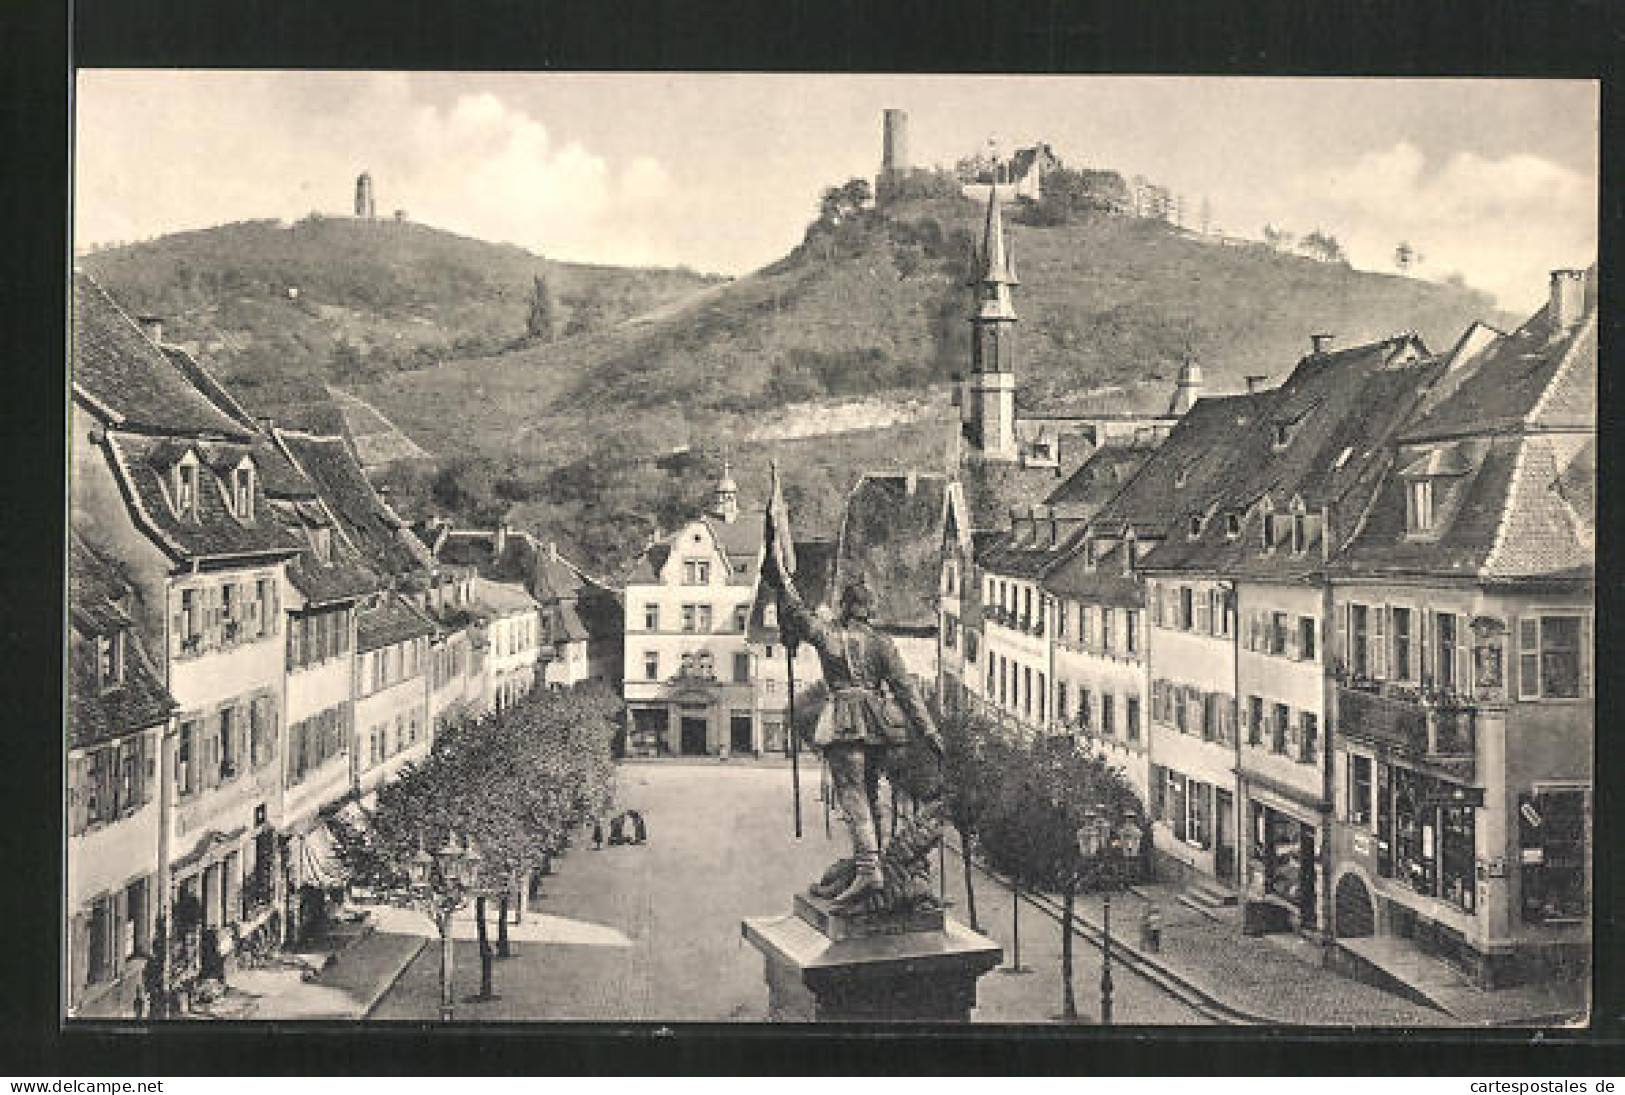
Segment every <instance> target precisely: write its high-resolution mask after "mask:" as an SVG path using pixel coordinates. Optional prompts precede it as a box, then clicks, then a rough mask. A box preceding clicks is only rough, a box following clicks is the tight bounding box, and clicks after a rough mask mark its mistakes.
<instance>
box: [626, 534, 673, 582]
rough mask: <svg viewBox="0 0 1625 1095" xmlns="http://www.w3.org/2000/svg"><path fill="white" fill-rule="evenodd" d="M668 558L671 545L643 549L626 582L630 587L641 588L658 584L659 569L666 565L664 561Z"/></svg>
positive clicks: (663, 544)
mask: <svg viewBox="0 0 1625 1095" xmlns="http://www.w3.org/2000/svg"><path fill="white" fill-rule="evenodd" d="M669 558H671V544H670V543H669V542H659V543H654V544H650V545H649V546H648V547H647V548H644V549H643V553H642V554H640V555H639V556H638V559H637V562H636V563H634V564H633V565H632V574H631V577H629V578H628V579H627V582H628V583H630V584H632V585H642V586H648V585H657V584H659V582H660V569H661V568H662V567H664V566H665V565H666V560H667V559H669Z"/></svg>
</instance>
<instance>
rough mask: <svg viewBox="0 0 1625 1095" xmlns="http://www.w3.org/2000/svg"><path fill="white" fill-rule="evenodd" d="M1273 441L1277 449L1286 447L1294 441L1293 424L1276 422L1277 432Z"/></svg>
mask: <svg viewBox="0 0 1625 1095" xmlns="http://www.w3.org/2000/svg"><path fill="white" fill-rule="evenodd" d="M1271 441H1272V444H1273V445H1274V446H1275V448H1277V449H1284V448H1286V447H1287V445H1288V444H1289V443H1291V441H1292V426H1291V425H1290V424H1289V423H1285V422H1277V423H1276V424H1275V434H1274V437H1273V438H1272V439H1271Z"/></svg>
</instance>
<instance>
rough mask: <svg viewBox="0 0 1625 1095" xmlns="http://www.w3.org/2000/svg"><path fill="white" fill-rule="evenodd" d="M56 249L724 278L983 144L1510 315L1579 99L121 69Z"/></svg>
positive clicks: (80, 133)
mask: <svg viewBox="0 0 1625 1095" xmlns="http://www.w3.org/2000/svg"><path fill="white" fill-rule="evenodd" d="M75 100H76V102H75V109H76V112H77V124H76V127H75V148H74V156H75V197H74V212H75V246H76V248H78V249H80V250H84V249H87V248H89V247H91V246H95V245H99V244H105V243H108V242H111V241H130V240H137V239H145V238H149V237H152V236H157V235H162V234H164V233H168V232H174V231H178V230H184V229H190V228H202V227H207V226H209V225H213V224H219V223H223V222H227V221H236V220H249V219H260V218H280V219H284V220H290V221H291V220H295V219H298V218H299V217H302V216H304V215H306V214H307V213H310V212H313V211H315V212H321V213H324V214H347V213H349V212H350V211H351V204H352V197H353V193H354V180H355V177H356V175H357V174H359V173H360V172H361V171H363V170H366V171H369V172H370V173H371V174H372V177H373V184H374V191H375V193H376V196H377V206H378V211H379V214H380V215H388V214H390V213H392V212H393V211H394V210H396V209H404V210H406V212H407V215H408V216H409V217H410V218H411V219H412V220H414V221H418V222H420V223H425V224H430V225H434V226H436V227H440V228H445V229H448V230H451V231H455V232H460V233H463V234H466V235H471V236H476V237H479V238H482V239H488V240H492V241H497V242H507V243H514V244H518V245H520V246H522V247H526V248H528V249H530V250H533V251H536V252H537V253H539V254H542V255H545V256H547V257H549V258H552V259H558V260H563V261H572V262H600V263H612V264H620V265H662V266H676V265H686V266H690V267H693V268H694V269H697V270H702V271H706V272H715V273H723V274H735V275H737V274H743V273H747V272H749V271H750V270H753V269H756V268H757V267H760V266H762V265H765V264H766V263H769V262H772V261H773V260H775V259H777V258H779V257H780V256H782V255H783V254H784V253H785V252H786V251H787V250H789V249H790V248H791V247H793V246H794V245H795V244H796V243H797V242H798V241H799V240H800V239H801V236H802V233H803V231H804V230H805V228H806V225H807V223H808V222H809V221H810V220H811V219H812V218H813V217H814V216H815V214H816V210H817V204H818V196H819V194H820V192H821V190H822V189H823V188H824V187H825V186H828V185H830V184H833V183H838V182H842V181H844V180H846V179H848V178H851V177H853V176H867V177H870V178H872V177H873V176H874V174H875V172H876V170H877V168H878V165H879V160H880V144H881V111H882V110H883V109H885V108H888V107H894V108H899V109H902V110H904V111H906V112H907V114H908V116H909V144H910V154H911V155H910V158H911V160H912V161H913V163H914V164H915V165H916V166H933V165H938V164H941V165H947V164H951V163H952V162H953V161H955V160H957V159H958V158H960V157H961V156H964V155H967V154H970V153H973V152H977V151H979V150H982V149H985V148H986V147H987V146H988V142H989V141H990V140H992V141H993V142H994V143H995V146H996V147H997V148H998V149H1000V150H1002V151H1003V152H1004V153H1006V154H1008V153H1009V152H1010V151H1012V150H1014V149H1016V148H1019V147H1022V146H1023V145H1028V144H1031V143H1033V142H1036V141H1045V142H1047V143H1049V144H1050V145H1051V147H1052V148H1053V149H1054V150H1055V152H1056V153H1057V155H1058V156H1059V157H1060V158H1061V159H1062V161H1063V162H1065V163H1066V164H1067V165H1068V166H1073V167H1090V168H1110V169H1113V170H1116V171H1119V172H1121V173H1122V174H1123V175H1124V176H1125V177H1131V176H1134V175H1143V176H1145V177H1146V178H1147V179H1149V180H1151V181H1153V182H1156V183H1160V184H1162V185H1165V186H1168V187H1170V188H1171V189H1172V190H1173V191H1174V192H1175V193H1177V194H1180V195H1183V196H1184V197H1185V198H1186V206H1187V209H1188V210H1189V211H1190V213H1189V218H1190V219H1191V220H1194V219H1195V211H1196V210H1197V209H1199V208H1200V207H1201V205H1202V202H1203V200H1204V199H1205V200H1206V202H1207V203H1208V206H1209V207H1210V209H1211V211H1212V219H1213V224H1214V225H1215V226H1216V227H1217V228H1218V229H1220V230H1222V231H1224V232H1225V233H1227V234H1232V235H1238V236H1246V237H1250V238H1259V237H1260V236H1261V234H1262V230H1263V226H1264V225H1265V224H1271V225H1274V226H1276V227H1279V228H1283V229H1285V230H1287V231H1290V232H1293V233H1296V234H1299V235H1301V234H1303V233H1305V232H1308V231H1310V230H1311V229H1321V230H1323V231H1327V232H1330V233H1331V234H1332V235H1334V236H1336V237H1337V238H1338V239H1339V240H1340V241H1341V242H1342V244H1343V245H1344V248H1345V249H1346V251H1347V252H1348V254H1349V257H1350V259H1351V261H1352V262H1353V263H1354V265H1355V266H1357V267H1360V268H1363V269H1373V270H1384V271H1389V272H1392V271H1393V269H1394V267H1393V264H1392V256H1393V254H1394V248H1395V246H1396V245H1397V244H1398V243H1399V242H1400V241H1401V240H1404V241H1407V242H1409V243H1410V244H1412V245H1413V247H1414V248H1416V249H1417V250H1418V251H1419V252H1420V254H1421V255H1422V262H1421V264H1420V265H1419V266H1417V267H1416V268H1415V271H1414V275H1415V276H1421V277H1428V278H1436V279H1437V278H1443V277H1446V276H1448V275H1451V274H1460V275H1461V276H1462V277H1464V278H1465V279H1466V280H1467V281H1468V282H1469V283H1470V284H1473V285H1475V286H1477V287H1479V288H1482V289H1484V290H1487V291H1488V292H1490V293H1491V294H1493V295H1494V296H1495V297H1496V299H1497V302H1498V303H1499V304H1500V305H1501V306H1502V307H1503V308H1507V309H1509V310H1511V311H1514V312H1525V311H1529V310H1531V309H1532V308H1533V307H1535V306H1536V305H1537V304H1538V303H1539V302H1540V300H1541V299H1542V297H1543V296H1544V294H1545V291H1546V288H1545V287H1546V280H1547V273H1548V271H1549V270H1550V269H1552V268H1554V267H1574V266H1585V265H1587V264H1589V263H1591V262H1592V261H1594V260H1595V257H1596V248H1597V172H1598V92H1597V86H1596V84H1595V83H1592V82H1589V81H1538V80H1391V79H1372V80H1348V79H1284V78H1280V79H1277V78H1271V79H1255V78H1247V79H1242V78H1193V77H1129V76H1094V77H1080V76H1037V77H1034V76H883V75H882V76H869V75H863V76H856V75H854V76H848V75H819V74H792V75H771V74H712V75H701V74H677V73H658V74H647V75H628V74H620V73H616V74H556V73H323V72H233V71H190V72H189V71H175V70H149V71H115V70H89V71H82V72H80V73H79V77H78V82H77V88H76V95H75Z"/></svg>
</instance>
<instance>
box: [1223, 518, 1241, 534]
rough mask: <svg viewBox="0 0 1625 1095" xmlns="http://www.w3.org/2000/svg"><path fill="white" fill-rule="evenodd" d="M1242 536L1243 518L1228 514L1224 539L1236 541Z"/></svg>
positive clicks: (1225, 520) (1225, 519)
mask: <svg viewBox="0 0 1625 1095" xmlns="http://www.w3.org/2000/svg"><path fill="white" fill-rule="evenodd" d="M1240 535H1241V517H1240V515H1239V514H1234V513H1227V514H1225V516H1224V538H1225V539H1226V540H1234V539H1235V538H1236V537H1238V536H1240Z"/></svg>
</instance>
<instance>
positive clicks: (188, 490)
mask: <svg viewBox="0 0 1625 1095" xmlns="http://www.w3.org/2000/svg"><path fill="white" fill-rule="evenodd" d="M175 512H176V513H177V514H179V515H180V516H182V517H196V516H197V462H196V461H194V460H193V459H191V457H187V458H186V459H183V460H182V461H181V462H180V463H179V464H176V465H175Z"/></svg>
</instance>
